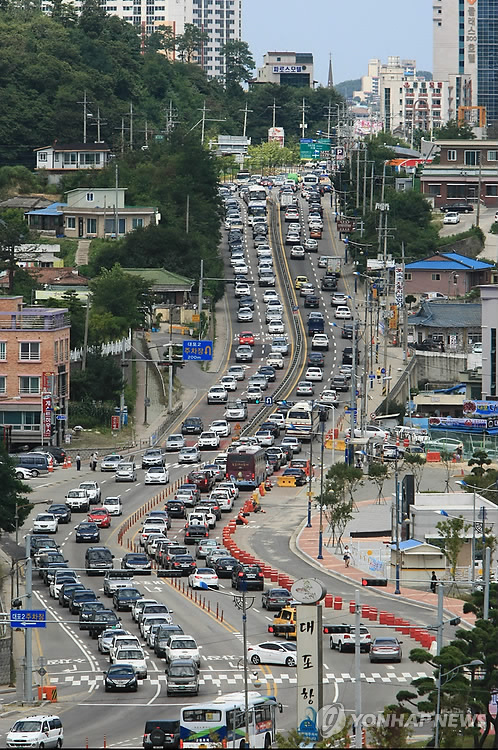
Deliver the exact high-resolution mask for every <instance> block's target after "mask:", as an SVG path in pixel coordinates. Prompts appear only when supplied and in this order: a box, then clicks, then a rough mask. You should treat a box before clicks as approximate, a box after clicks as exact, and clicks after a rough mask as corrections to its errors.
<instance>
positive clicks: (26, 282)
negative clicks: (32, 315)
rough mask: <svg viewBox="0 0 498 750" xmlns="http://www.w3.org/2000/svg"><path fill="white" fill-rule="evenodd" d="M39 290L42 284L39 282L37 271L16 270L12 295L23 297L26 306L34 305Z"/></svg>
mask: <svg viewBox="0 0 498 750" xmlns="http://www.w3.org/2000/svg"><path fill="white" fill-rule="evenodd" d="M37 289H40V284H39V282H38V281H37V276H36V270H35V269H33V271H32V270H31V269H30V270H28V269H26V268H16V270H15V271H14V288H13V289H12V293H13V294H20V295H22V298H23V301H24V304H25V305H32V304H34V302H35V296H34V294H35V291H36V290H37Z"/></svg>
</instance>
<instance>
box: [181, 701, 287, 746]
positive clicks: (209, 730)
mask: <svg viewBox="0 0 498 750" xmlns="http://www.w3.org/2000/svg"><path fill="white" fill-rule="evenodd" d="M247 706H248V729H249V737H248V740H249V742H248V744H247V745H245V746H246V747H250V748H251V749H252V748H258V747H261V748H270V747H271V746H272V744H273V742H274V741H275V737H276V734H277V721H276V719H277V712H281V711H282V705H281V704H278V703H277V700H276V698H274V697H273V696H270V695H268V696H262V695H261V693H257V692H254V691H252V690H251V691H249V693H248V698H247ZM245 709H246V703H245V697H244V693H228V694H227V695H220V696H219V697H218V698H215V699H214V700H212V701H209V702H206V703H196V704H194V705H191V706H184V707H183V708H182V709H181V711H180V743H181V747H183V748H189V747H190V748H199V747H205V748H215V747H227V748H229V747H242V743H243V742H244V738H245Z"/></svg>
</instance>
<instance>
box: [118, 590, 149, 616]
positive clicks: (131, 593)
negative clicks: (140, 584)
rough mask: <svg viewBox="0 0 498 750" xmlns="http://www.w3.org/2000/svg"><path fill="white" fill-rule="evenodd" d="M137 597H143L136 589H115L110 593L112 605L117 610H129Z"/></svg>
mask: <svg viewBox="0 0 498 750" xmlns="http://www.w3.org/2000/svg"><path fill="white" fill-rule="evenodd" d="M139 599H143V594H142V593H140V591H139V590H138V589H135V588H129V589H116V591H115V592H114V593H113V595H112V606H113V607H114V609H115V610H116V611H117V612H122V611H123V610H124V611H125V612H129V611H130V610H131V608H132V607H133V605H134V604H135V602H136V601H138V600H139Z"/></svg>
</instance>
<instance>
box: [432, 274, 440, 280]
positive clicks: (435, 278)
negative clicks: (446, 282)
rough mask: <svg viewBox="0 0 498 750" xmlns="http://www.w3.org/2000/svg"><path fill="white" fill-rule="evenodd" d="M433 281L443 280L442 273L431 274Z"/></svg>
mask: <svg viewBox="0 0 498 750" xmlns="http://www.w3.org/2000/svg"><path fill="white" fill-rule="evenodd" d="M431 278H432V280H433V281H441V274H440V273H433V274H432V276H431Z"/></svg>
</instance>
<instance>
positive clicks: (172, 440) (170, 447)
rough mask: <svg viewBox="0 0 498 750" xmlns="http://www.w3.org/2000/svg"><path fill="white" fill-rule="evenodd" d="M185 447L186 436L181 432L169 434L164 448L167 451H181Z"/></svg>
mask: <svg viewBox="0 0 498 750" xmlns="http://www.w3.org/2000/svg"><path fill="white" fill-rule="evenodd" d="M184 447H185V438H184V437H183V435H181V434H180V433H178V434H174V435H168V438H167V439H166V444H165V446H164V450H166V451H181V449H182V448H184Z"/></svg>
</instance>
